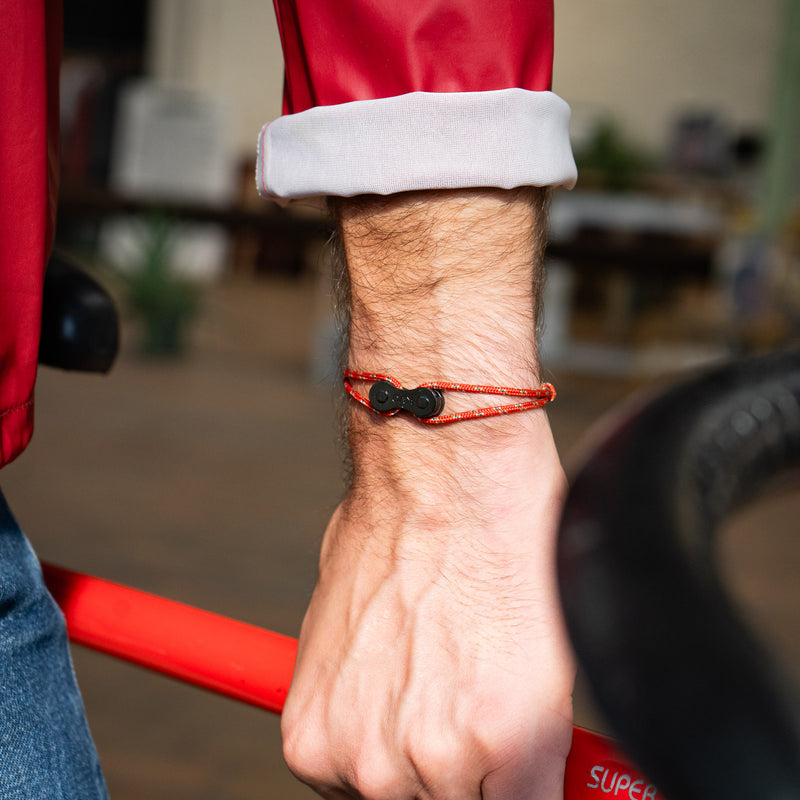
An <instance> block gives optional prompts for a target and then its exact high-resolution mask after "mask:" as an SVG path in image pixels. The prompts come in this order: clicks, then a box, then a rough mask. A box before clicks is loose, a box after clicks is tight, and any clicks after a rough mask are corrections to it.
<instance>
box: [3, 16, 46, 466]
mask: <svg viewBox="0 0 800 800" xmlns="http://www.w3.org/2000/svg"><path fill="white" fill-rule="evenodd" d="M0 15H2V27H0V465H2V464H6V463H8V462H9V461H11V460H12V459H13V458H14V457H15V456H17V455H18V454H19V453H20V452H21V451H22V449H23V448H24V447H25V445H26V444H27V442H28V440H29V439H30V436H31V432H32V428H33V384H34V380H35V378H36V364H37V355H38V349H39V332H40V328H41V304H42V283H43V275H44V268H45V265H46V262H47V258H48V255H49V251H50V246H51V243H52V237H53V229H54V222H55V203H56V192H57V185H58V69H59V63H60V59H61V4H60V0H3V3H2V10H1V11H0Z"/></svg>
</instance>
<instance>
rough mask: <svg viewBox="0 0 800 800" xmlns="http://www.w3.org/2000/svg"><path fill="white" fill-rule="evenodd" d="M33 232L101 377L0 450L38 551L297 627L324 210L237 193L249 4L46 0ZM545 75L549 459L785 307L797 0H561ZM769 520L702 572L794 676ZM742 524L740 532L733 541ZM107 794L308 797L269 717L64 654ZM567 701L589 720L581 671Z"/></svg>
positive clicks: (797, 232)
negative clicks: (76, 294) (117, 321)
mask: <svg viewBox="0 0 800 800" xmlns="http://www.w3.org/2000/svg"><path fill="white" fill-rule="evenodd" d="M64 6H65V56H64V66H63V73H62V113H61V122H62V145H63V152H62V156H63V161H62V191H61V200H60V208H59V224H58V231H57V247H58V248H59V249H60V250H61V251H62V252H65V253H68V254H71V255H73V256H75V257H77V258H78V259H79V260H80V262H81V263H82V264H83V265H84V266H85V267H86V268H87V269H88V270H89V271H90V272H92V273H93V274H94V275H95V276H96V277H98V279H99V280H100V281H101V282H102V283H103V284H104V285H106V286H107V287H108V288H109V290H110V291H111V292H112V294H113V295H114V296H115V297H116V298H117V300H118V303H119V307H120V309H121V312H122V315H123V344H122V352H121V355H120V358H119V360H118V363H117V365H116V366H115V368H114V370H113V371H112V372H111V374H110V375H108V376H106V377H97V376H86V375H78V374H72V373H64V372H59V371H54V370H50V369H42V370H41V372H40V380H39V387H38V393H37V432H36V436H35V437H34V441H33V443H32V445H31V446H30V448H29V449H28V451H26V453H25V454H23V456H21V457H20V458H19V459H18V460H17V461H16V462H15V463H14V464H12V465H11V466H10V467H9V468H8V469H7V470H4V471H3V475H2V484H3V489H4V492H5V493H6V495H7V496H8V498H9V502H10V503H11V505H12V507H13V508H14V509H15V512H16V514H17V516H18V517H19V519H20V521H21V523H22V525H23V527H24V528H25V529H26V531H27V532H28V534H29V536H30V537H31V539H32V540H33V542H34V545H35V546H36V547H37V550H38V551H39V553H40V555H41V556H42V558H44V559H47V560H51V561H54V562H56V563H60V564H63V565H64V566H69V567H72V568H77V569H80V570H82V571H86V572H91V573H95V574H99V575H102V576H104V577H108V578H111V579H114V580H118V581H121V582H124V583H128V584H132V585H135V586H137V587H139V588H142V589H146V590H150V591H155V592H159V593H161V594H165V595H167V596H170V597H173V598H175V599H179V600H182V601H185V602H189V603H193V604H195V605H199V606H201V607H204V608H208V609H210V610H214V611H217V612H219V613H223V614H228V615H231V616H235V617H238V618H240V619H244V620H247V621H250V622H253V623H255V624H258V625H262V626H265V627H269V628H273V629H276V630H280V631H282V632H284V633H289V634H292V635H296V634H297V632H298V630H299V624H300V621H301V619H302V614H303V611H304V608H305V605H306V603H307V601H308V598H309V595H310V592H311V589H312V587H313V581H314V575H315V570H316V554H317V548H318V545H319V541H320V538H321V535H322V532H323V530H324V527H325V524H326V521H327V518H328V516H329V515H330V513H331V511H332V510H333V508H334V507H335V504H336V502H337V500H338V498H339V495H340V492H341V479H340V455H339V450H338V446H337V444H336V432H335V429H336V426H335V410H334V406H335V402H334V398H335V396H337V394H338V391H337V389H336V388H335V386H334V382H333V374H334V364H335V362H334V356H333V352H334V348H335V345H334V342H335V332H334V324H333V321H332V316H331V312H330V285H329V283H330V281H329V265H328V262H327V256H326V253H325V249H324V244H325V241H326V239H327V237H328V235H329V225H328V223H327V221H326V219H325V217H324V215H323V213H322V210H321V208H320V206H319V205H318V204H314V203H299V204H295V205H292V206H290V207H287V208H282V207H279V206H277V205H275V204H274V203H270V202H268V201H265V200H262V199H260V198H259V197H258V195H257V192H256V189H255V182H254V171H255V142H256V138H257V135H258V132H259V129H260V127H261V126H262V125H263V124H264V123H266V122H268V121H270V120H272V119H274V118H275V117H277V116H278V115H279V113H280V102H281V88H282V57H281V52H280V42H279V38H278V34H277V29H276V25H275V22H274V18H273V16H272V9H271V4H270V3H268V2H266V0H225V2H222V1H221V0H149V2H147V1H146V0H126V1H125V2H124V3H116V4H109V3H104V2H99V0H64ZM556 12H557V14H556V62H555V79H554V87H553V88H554V91H556V92H557V93H558V94H560V95H561V96H562V97H564V98H565V99H566V100H567V101H568V102H569V103H570V104H571V106H572V109H573V125H572V137H573V146H574V149H575V153H576V159H577V161H578V163H579V168H580V179H579V183H578V186H577V188H576V189H575V190H574V191H573V192H571V193H559V194H557V195H555V196H554V198H553V202H552V213H551V229H550V244H549V250H548V283H547V295H546V300H545V308H546V316H545V329H544V334H543V358H544V363H545V367H546V370H547V373H548V379H549V380H552V381H553V382H554V383H555V384H556V385H557V387H558V389H559V396H558V401H557V403H555V404H554V405H553V406H552V409H551V410H550V411H549V412H548V413H549V414H550V416H551V420H552V423H553V427H554V430H555V434H556V438H557V441H558V445H559V448H560V450H561V452H562V455H563V456H564V457H565V458H567V459H568V458H569V452H570V450H571V449H572V447H573V446H574V445H575V444H576V443H577V442H578V441H579V440H580V439H581V437H582V436H583V434H584V432H585V431H586V430H587V428H589V427H590V426H591V425H592V423H593V422H595V421H596V420H597V419H598V418H599V417H600V416H601V415H602V414H603V413H604V412H605V411H607V410H608V409H610V408H612V407H613V406H614V405H616V404H617V403H618V402H619V401H621V400H622V399H624V398H625V396H626V395H628V394H629V393H630V392H632V391H634V390H635V389H637V388H640V387H641V386H643V385H650V384H652V383H653V382H656V383H657V382H662V381H667V380H670V379H671V378H672V377H673V376H675V375H677V374H679V373H682V372H684V371H686V370H691V369H696V368H699V367H702V366H703V365H705V364H710V363H713V362H714V361H717V360H720V359H724V358H729V357H731V356H735V355H737V354H740V353H746V352H751V351H755V350H760V349H764V348H770V347H778V346H781V345H783V344H785V343H787V342H790V341H794V340H796V338H797V333H798V326H800V269H799V268H798V266H799V265H800V203H799V202H798V200H799V197H798V180H797V178H798V168H799V164H798V161H800V159H799V158H798V156H799V155H800V154H799V153H798V149H799V148H798V144H797V143H798V141H800V137H798V126H800V53H798V49H799V48H800V13H798V5H797V4H796V3H794V2H792V0H786V1H785V2H784V0H762V2H760V3H757V4H756V3H752V2H749V0H706V2H703V3H696V2H692V1H691V0H669V2H667V0H651V2H648V3H646V4H642V3H638V2H635V0H607V2H604V3H597V2H595V1H594V0H570V2H563V3H559V4H557V7H556ZM798 513H800V501H798V497H797V494H796V493H794V492H791V491H788V490H785V491H783V492H782V493H779V494H775V495H773V496H771V497H770V498H768V499H766V500H764V501H763V502H762V503H760V504H759V505H758V506H757V507H756V508H754V509H751V510H749V511H747V512H746V513H744V514H742V515H741V516H740V517H739V518H738V519H736V520H734V521H733V522H732V523H731V525H730V530H729V531H727V532H726V535H725V536H724V539H723V547H722V551H721V565H722V568H723V571H724V573H725V574H726V575H727V576H728V577H729V579H730V580H731V581H732V583H733V584H734V586H735V587H736V591H737V596H738V597H739V598H740V600H741V602H742V607H743V609H744V611H745V613H747V614H749V615H752V617H753V619H754V620H755V621H756V624H757V625H758V626H759V627H760V629H761V630H763V632H764V636H765V638H766V640H767V641H768V642H769V643H770V644H771V646H772V648H773V650H774V652H775V653H776V654H777V657H778V658H779V659H781V660H782V663H783V664H784V666H785V668H786V669H787V670H788V672H789V673H790V674H791V675H793V676H794V677H795V679H796V682H798V683H800V609H799V608H798V606H800V603H798V600H799V599H800V598H798V593H797V588H796V573H797V565H798V563H800V538H799V537H797V536H796V535H795V536H792V535H791V534H793V533H794V530H793V528H795V527H796V520H797V518H798ZM754 532H757V534H758V535H757V536H755V535H753V534H754ZM75 657H76V667H77V669H78V673H79V678H80V680H81V684H82V686H83V690H84V694H85V697H86V702H87V707H88V711H89V715H90V721H91V723H92V727H93V729H94V732H95V736H96V739H97V742H98V747H99V749H100V752H101V757H102V759H103V762H104V765H105V770H106V773H107V778H108V781H109V785H110V789H111V792H112V796H113V797H114V798H116V799H117V800H128V798H131V799H132V798H141V797H148V798H155V799H156V800H157V799H158V798H162V797H163V798H168V797H169V798H171V800H179V799H180V798H190V797H191V798H193V799H194V800H198V799H199V798H215V799H218V800H222V799H223V798H224V799H225V800H227V799H229V798H230V799H231V800H233V799H234V798H235V799H236V800H239V798H241V799H242V800H244V799H245V798H248V799H250V798H256V797H270V798H273V797H278V798H294V797H297V798H301V797H304V798H309V797H311V796H312V795H311V793H310V792H309V791H307V790H306V789H304V788H303V787H301V786H299V785H298V784H296V783H295V782H294V781H293V779H292V778H291V777H290V776H289V775H288V772H287V771H286V769H285V767H284V766H283V764H282V760H281V757H280V745H279V733H278V721H277V720H276V719H275V718H272V717H270V716H269V715H267V714H264V713H262V712H258V711H254V710H251V709H248V708H244V707H241V706H239V705H237V704H235V703H233V702H232V701H226V700H222V699H218V698H215V697H212V696H209V695H206V694H204V693H202V692H200V691H197V690H194V689H189V688H186V687H182V686H179V685H178V684H175V683H172V682H171V681H169V680H167V679H164V678H160V677H156V676H151V675H148V674H146V673H144V672H142V671H140V670H138V669H136V668H134V667H129V666H126V665H122V664H118V663H115V662H112V661H111V660H109V659H107V658H105V657H103V656H99V655H95V654H91V653H87V652H85V651H76V653H75ZM578 721H579V722H581V723H583V724H587V725H590V726H594V727H602V725H603V723H602V720H599V719H597V717H596V716H595V715H594V713H593V712H592V710H591V706H590V703H589V702H588V701H587V700H586V698H585V697H584V693H583V692H582V690H581V691H579V694H578Z"/></svg>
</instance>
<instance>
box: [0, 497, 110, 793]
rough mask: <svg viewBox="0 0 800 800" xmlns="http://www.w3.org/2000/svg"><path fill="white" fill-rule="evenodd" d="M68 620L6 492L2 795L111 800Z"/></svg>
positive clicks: (1, 573)
mask: <svg viewBox="0 0 800 800" xmlns="http://www.w3.org/2000/svg"><path fill="white" fill-rule="evenodd" d="M107 797H108V794H107V792H106V787H105V781H104V780H103V775H102V773H101V771H100V764H99V762H98V759H97V753H96V751H95V748H94V743H93V742H92V738H91V735H90V733H89V728H88V725H87V723H86V717H85V714H84V710H83V702H82V700H81V697H80V694H79V692H78V686H77V684H76V682H75V674H74V672H73V669H72V660H71V657H70V654H69V649H68V645H67V636H66V630H65V627H64V620H63V617H62V615H61V612H60V611H59V609H58V607H57V606H56V604H55V602H54V601H53V599H52V598H51V597H50V594H49V593H48V592H47V590H46V589H45V587H44V584H43V583H42V575H41V570H40V569H39V562H38V560H37V559H36V556H35V555H34V553H33V550H32V549H31V547H30V545H29V544H28V541H27V539H26V538H25V537H24V535H23V534H22V532H21V531H20V529H19V527H18V525H17V523H16V522H15V520H14V518H13V517H12V515H11V512H10V511H9V510H8V506H7V505H6V502H5V500H4V499H3V496H2V494H0V798H3V800H67V798H68V799H69V800H100V799H101V798H107Z"/></svg>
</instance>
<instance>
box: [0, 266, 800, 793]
mask: <svg viewBox="0 0 800 800" xmlns="http://www.w3.org/2000/svg"><path fill="white" fill-rule="evenodd" d="M318 308H319V293H318V292H317V291H316V290H315V289H314V287H313V285H312V284H311V283H306V282H302V281H301V282H294V283H289V282H281V281H277V280H272V281H262V282H259V283H252V282H251V283H239V284H233V285H227V286H223V287H220V288H217V289H215V290H213V291H212V292H210V293H209V295H208V297H207V298H206V301H205V312H204V314H203V317H202V318H201V320H200V321H199V323H198V326H197V329H196V331H195V335H194V346H193V348H192V350H191V352H190V353H189V355H188V356H187V357H186V358H185V359H184V360H182V361H179V362H175V363H173V362H168V363H167V362H165V363H158V362H145V361H142V360H141V359H139V358H138V357H137V356H136V355H135V354H134V352H133V348H132V347H131V345H126V348H125V352H124V353H123V355H122V357H121V359H120V361H119V363H118V365H117V366H116V368H115V369H114V371H113V373H112V374H111V375H110V376H108V377H103V378H101V377H93V376H81V375H71V374H66V373H59V372H54V371H52V370H44V371H42V374H41V376H40V384H39V390H38V396H37V411H38V413H37V432H36V436H35V439H34V443H33V444H32V446H31V447H30V449H29V451H28V452H26V454H25V455H24V456H23V457H21V458H20V459H19V460H18V461H17V462H15V463H14V464H13V465H11V467H9V469H8V470H7V471H4V472H3V475H2V486H3V490H4V492H5V494H6V495H7V497H8V499H9V502H10V503H11V505H12V508H14V510H15V512H16V514H17V516H18V518H19V519H20V521H21V523H22V525H23V527H24V528H25V529H26V531H27V532H28V534H29V536H30V538H31V539H32V540H33V542H34V545H35V546H36V548H37V550H38V551H39V553H40V556H41V557H42V558H44V559H47V560H50V561H53V562H55V563H59V564H63V565H65V566H69V567H72V568H77V569H80V570H83V571H87V572H91V573H95V574H99V575H102V576H104V577H108V578H111V579H114V580H118V581H121V582H124V583H128V584H131V585H134V586H137V587H139V588H142V589H146V590H149V591H154V592H158V593H161V594H164V595H167V596H169V597H173V598H175V599H179V600H182V601H185V602H188V603H192V604H195V605H198V606H201V607H203V608H207V609H210V610H213V611H217V612H219V613H222V614H227V615H230V616H234V617H238V618H240V619H244V620H247V621H249V622H252V623H255V624H258V625H262V626H265V627H268V628H272V629H275V630H279V631H282V632H284V633H289V634H296V633H297V631H298V629H299V625H300V621H301V619H302V614H303V611H304V608H305V605H306V602H307V600H308V597H309V594H310V592H311V589H312V586H313V581H314V575H315V569H316V551H317V548H318V544H319V541H320V537H321V533H322V531H323V528H324V526H325V523H326V520H327V518H328V516H329V514H330V513H331V511H332V509H333V508H334V506H335V504H336V502H337V499H338V497H339V493H340V490H341V485H340V478H339V456H338V453H337V447H336V444H335V436H334V429H335V425H334V422H333V420H334V411H333V402H332V394H331V392H330V391H329V389H328V388H326V387H325V386H323V385H319V383H316V384H315V383H314V382H313V381H311V380H309V377H308V376H309V363H310V361H311V359H312V352H313V350H314V343H315V338H316V337H315V335H314V331H315V329H316V328H317V327H318V322H319V319H318V317H319V313H318ZM553 380H554V382H556V383H557V385H558V388H559V397H558V401H557V403H555V404H554V405H553V407H552V412H551V419H552V422H553V426H554V429H555V432H556V437H557V440H558V443H559V447H560V449H561V450H562V453H567V452H568V451H569V450H570V449H571V448H572V447H573V445H574V444H575V443H576V441H577V440H578V439H579V438H580V437H581V435H582V434H583V433H584V431H585V430H586V428H587V427H588V426H590V425H591V424H592V422H594V421H595V420H596V419H597V417H598V416H600V415H601V414H602V413H603V412H604V411H606V410H607V409H608V408H610V407H611V406H613V405H614V404H615V403H616V402H618V401H619V400H620V399H621V398H622V397H623V396H624V395H625V394H626V393H627V392H628V391H629V390H630V388H631V387H630V385H627V384H620V383H618V382H611V381H599V380H590V379H588V378H580V379H579V378H576V377H574V376H568V375H563V376H562V375H558V374H556V375H555V376H554V377H553ZM798 512H800V502H798V497H797V495H796V494H790V495H784V496H782V497H779V498H776V499H775V500H774V501H772V502H770V503H767V504H766V505H765V506H763V507H762V508H761V509H760V510H757V511H756V512H754V514H753V513H751V516H750V517H746V518H743V519H742V520H741V521H740V522H738V523H736V524H735V525H734V526H733V530H732V531H731V535H730V537H728V538H729V539H730V541H731V544H730V545H726V549H725V563H726V565H728V566H726V569H729V570H730V573H731V574H732V575H734V576H735V582H736V585H737V586H738V587H739V588H740V590H741V594H742V596H743V597H744V598H746V599H747V602H748V604H749V605H748V608H749V609H750V612H749V613H752V614H754V615H755V616H756V618H757V619H758V620H760V621H764V625H765V626H766V627H769V628H770V631H771V632H770V636H772V637H773V638H774V639H775V641H779V642H781V645H780V647H781V648H782V652H783V658H784V659H785V661H786V663H787V664H788V665H789V668H790V670H792V671H793V672H794V674H795V675H796V676H800V649H798V648H800V635H798V634H800V613H799V609H798V606H800V602H798V599H799V598H800V595H799V594H798V588H797V586H798V581H797V580H796V575H797V572H798V565H799V564H800V537H798V536H796V535H791V534H794V533H795V532H796V531H795V529H796V527H797V519H798ZM765 519H766V520H767V521H768V524H767V525H765V524H764V520H765ZM754 529H755V530H758V531H760V532H762V533H763V532H764V531H767V532H768V535H764V536H762V537H761V540H760V541H761V543H760V544H759V540H757V539H755V538H754V537H753V536H751V535H750V533H751V532H752V530H754ZM759 624H761V622H759ZM75 661H76V669H77V671H78V675H79V679H80V682H81V685H82V687H83V691H84V695H85V699H86V704H87V708H88V713H89V716H90V721H91V725H92V728H93V731H94V734H95V738H96V740H97V743H98V747H99V750H100V753H101V758H102V760H103V763H104V766H105V771H106V775H107V779H108V783H109V786H110V789H111V794H112V797H113V798H115V800H141V799H142V798H148V800H162V799H163V800H167V799H168V800H190V798H191V800H253V799H254V798H279V799H280V800H292V799H293V798H310V797H312V796H315V795H312V793H311V792H310V791H309V790H307V789H305V788H304V787H302V786H300V785H299V784H297V783H296V782H295V781H294V779H293V778H292V777H291V776H290V775H289V774H288V771H287V770H286V768H285V767H284V765H283V763H282V759H281V756H280V743H279V728H278V720H277V718H274V717H272V716H270V715H268V714H266V713H263V712H260V711H256V710H253V709H250V708H247V707H244V706H241V705H239V704H237V703H234V702H232V701H228V700H224V699H221V698H217V697H214V696H211V695H209V694H206V693H204V692H201V691H199V690H195V689H192V688H188V687H184V686H181V685H178V684H177V683H174V682H172V681H170V680H168V679H165V678H161V677H158V676H154V675H150V674H148V673H146V672H144V671H143V670H140V669H138V668H135V667H131V666H127V665H124V664H120V663H117V662H114V661H112V660H110V659H108V658H106V657H104V656H100V655H96V654H93V653H89V652H86V651H81V650H76V652H75ZM578 720H579V721H580V722H582V723H584V724H587V723H588V724H593V725H598V724H601V723H600V722H599V721H598V720H596V719H595V718H594V716H593V715H592V713H591V711H590V710H589V707H588V705H587V703H586V701H585V699H584V698H583V694H582V692H580V693H579V698H578Z"/></svg>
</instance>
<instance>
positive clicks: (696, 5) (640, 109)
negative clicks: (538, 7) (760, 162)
mask: <svg viewBox="0 0 800 800" xmlns="http://www.w3.org/2000/svg"><path fill="white" fill-rule="evenodd" d="M781 6H782V2H781V0H557V1H556V59H555V70H554V81H553V83H554V90H555V91H556V92H558V93H559V94H561V95H562V96H563V97H564V98H565V99H566V100H567V101H568V102H569V103H570V105H571V106H572V107H573V118H574V121H575V132H576V133H579V131H580V128H581V126H582V125H583V124H584V123H585V121H586V120H587V118H588V117H591V116H593V115H595V114H597V113H598V112H599V113H602V111H603V110H605V109H608V110H611V111H612V112H613V113H614V115H615V116H616V117H617V118H618V120H619V121H620V122H621V123H622V124H623V125H624V127H625V129H626V130H627V131H628V132H629V133H630V134H631V135H632V136H633V137H634V138H635V139H637V140H638V141H640V142H642V143H644V144H646V145H649V146H650V147H653V148H656V149H658V148H660V147H662V146H663V145H664V144H665V137H666V134H667V130H668V126H669V125H670V123H671V122H672V121H673V120H674V118H675V115H676V114H677V113H678V112H680V111H681V110H683V109H686V108H701V109H711V110H716V111H719V112H721V113H722V114H723V115H724V116H725V118H726V119H728V120H729V121H730V122H731V123H732V124H733V125H734V126H736V127H742V126H749V125H757V126H758V125H765V124H766V122H767V120H768V119H769V113H770V102H771V86H772V80H773V68H774V61H775V49H776V46H777V37H778V30H779V24H780V11H781Z"/></svg>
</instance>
